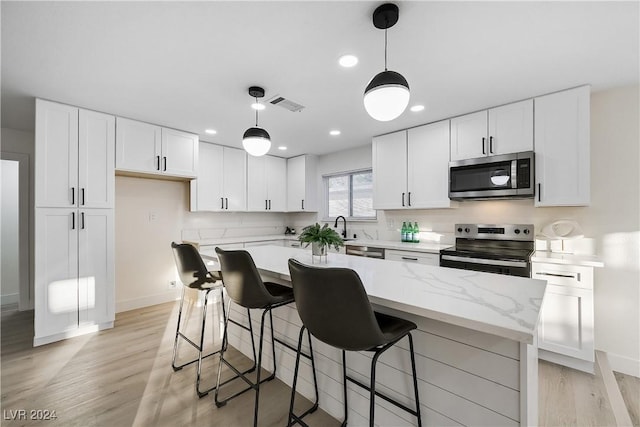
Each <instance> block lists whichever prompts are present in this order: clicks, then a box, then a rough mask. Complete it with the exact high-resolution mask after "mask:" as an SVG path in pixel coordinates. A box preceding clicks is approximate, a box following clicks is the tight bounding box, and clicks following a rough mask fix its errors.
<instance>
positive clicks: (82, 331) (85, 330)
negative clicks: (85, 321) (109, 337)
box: [33, 322, 113, 347]
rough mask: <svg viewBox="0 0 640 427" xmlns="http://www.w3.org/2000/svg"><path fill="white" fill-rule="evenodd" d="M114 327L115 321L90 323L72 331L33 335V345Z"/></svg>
mask: <svg viewBox="0 0 640 427" xmlns="http://www.w3.org/2000/svg"><path fill="white" fill-rule="evenodd" d="M110 328H113V322H105V323H100V324H99V325H88V326H83V327H81V328H77V329H72V330H70V331H66V332H61V333H59V334H53V335H47V336H43V337H33V346H34V347H37V346H39V345H44V344H49V343H52V342H56V341H61V340H66V339H67V338H73V337H78V336H80V335H85V334H90V333H92V332H98V331H102V330H103V329H110Z"/></svg>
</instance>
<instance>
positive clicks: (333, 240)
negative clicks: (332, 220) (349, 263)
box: [298, 222, 344, 256]
mask: <svg viewBox="0 0 640 427" xmlns="http://www.w3.org/2000/svg"><path fill="white" fill-rule="evenodd" d="M298 240H300V242H302V243H305V245H304V247H305V248H306V247H308V246H309V243H311V253H312V255H319V256H326V255H327V249H328V247H329V246H333V247H334V248H335V249H336V250H339V249H340V246H343V245H344V241H343V240H342V237H340V235H339V234H338V233H336V231H335V230H334V229H333V228H330V227H329V225H328V224H325V225H323V226H320V224H318V223H317V222H316V223H315V224H314V225H308V226H306V227H305V228H303V229H302V233H300V236H299V237H298Z"/></svg>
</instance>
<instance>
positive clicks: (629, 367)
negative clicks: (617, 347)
mask: <svg viewBox="0 0 640 427" xmlns="http://www.w3.org/2000/svg"><path fill="white" fill-rule="evenodd" d="M607 358H608V359H609V366H611V370H613V371H616V372H620V373H622V374H626V375H632V376H634V377H636V378H640V360H635V359H632V358H630V357H626V356H621V355H619V354H614V353H610V352H607Z"/></svg>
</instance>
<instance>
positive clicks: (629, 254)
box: [296, 86, 640, 376]
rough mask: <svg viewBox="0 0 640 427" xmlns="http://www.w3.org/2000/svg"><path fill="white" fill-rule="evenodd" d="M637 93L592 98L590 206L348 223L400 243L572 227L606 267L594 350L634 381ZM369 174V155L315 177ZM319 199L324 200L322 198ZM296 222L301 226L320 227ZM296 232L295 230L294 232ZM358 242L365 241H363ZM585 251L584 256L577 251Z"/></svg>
mask: <svg viewBox="0 0 640 427" xmlns="http://www.w3.org/2000/svg"><path fill="white" fill-rule="evenodd" d="M639 95H640V87H639V86H631V87H623V88H617V89H613V90H607V91H603V92H599V93H595V94H593V95H592V98H591V182H592V184H591V185H592V188H591V206H589V207H557V208H535V207H534V206H533V201H532V200H515V201H468V202H462V203H460V204H459V205H458V207H457V208H455V209H433V210H396V211H378V221H377V223H374V224H371V223H356V222H353V223H349V224H348V229H349V230H350V231H349V234H351V233H352V231H351V230H354V231H358V232H360V234H361V235H360V236H359V237H373V238H378V239H385V240H386V239H392V240H399V228H400V226H401V225H402V222H403V221H412V222H413V221H417V222H418V223H419V225H420V229H421V230H422V231H425V230H430V231H432V232H433V234H432V237H433V239H434V240H437V239H440V240H441V241H443V242H445V243H450V242H452V240H453V237H452V232H453V228H454V224H456V223H465V222H468V223H525V224H529V223H532V224H534V225H535V229H536V230H540V229H541V228H542V227H543V226H544V225H546V224H548V223H549V222H551V221H554V220H557V219H574V220H576V221H577V222H578V223H579V224H580V225H581V226H582V228H583V229H584V232H585V236H586V237H587V238H589V240H587V242H586V243H587V245H585V246H586V247H592V248H593V250H594V251H595V253H596V254H598V255H599V256H600V257H602V258H603V260H604V262H605V264H606V266H605V267H604V268H601V269H596V272H595V282H596V283H595V343H596V348H597V349H599V350H603V351H606V352H607V353H608V355H609V360H610V362H611V365H612V367H613V368H614V369H615V370H618V371H621V372H625V373H628V374H632V375H635V376H640V250H639V249H640V206H639V205H640V172H639V171H640V168H639V167H638V162H639V161H640V148H639V147H640V144H639V141H640V136H639V128H640V121H639V117H640V110H639V107H638V99H639ZM366 167H371V147H370V146H365V147H361V148H359V149H352V150H346V151H342V152H339V153H332V154H328V155H326V156H322V157H321V158H320V159H319V175H322V174H327V173H335V172H344V171H348V170H352V169H361V168H366ZM320 194H322V192H320ZM323 219H324V218H322V216H321V215H318V216H317V217H316V216H310V215H307V217H300V218H298V219H296V221H299V222H301V223H304V222H306V223H311V222H313V221H315V220H320V221H322V220H323ZM296 226H299V224H296ZM362 234H364V235H362ZM583 250H586V249H583Z"/></svg>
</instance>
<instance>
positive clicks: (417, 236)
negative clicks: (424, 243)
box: [413, 222, 420, 243]
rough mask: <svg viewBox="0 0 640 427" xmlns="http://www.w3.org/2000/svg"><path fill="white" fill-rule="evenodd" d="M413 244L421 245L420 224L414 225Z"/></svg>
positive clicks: (415, 223)
mask: <svg viewBox="0 0 640 427" xmlns="http://www.w3.org/2000/svg"><path fill="white" fill-rule="evenodd" d="M413 243H420V228H418V223H417V222H414V223H413Z"/></svg>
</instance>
